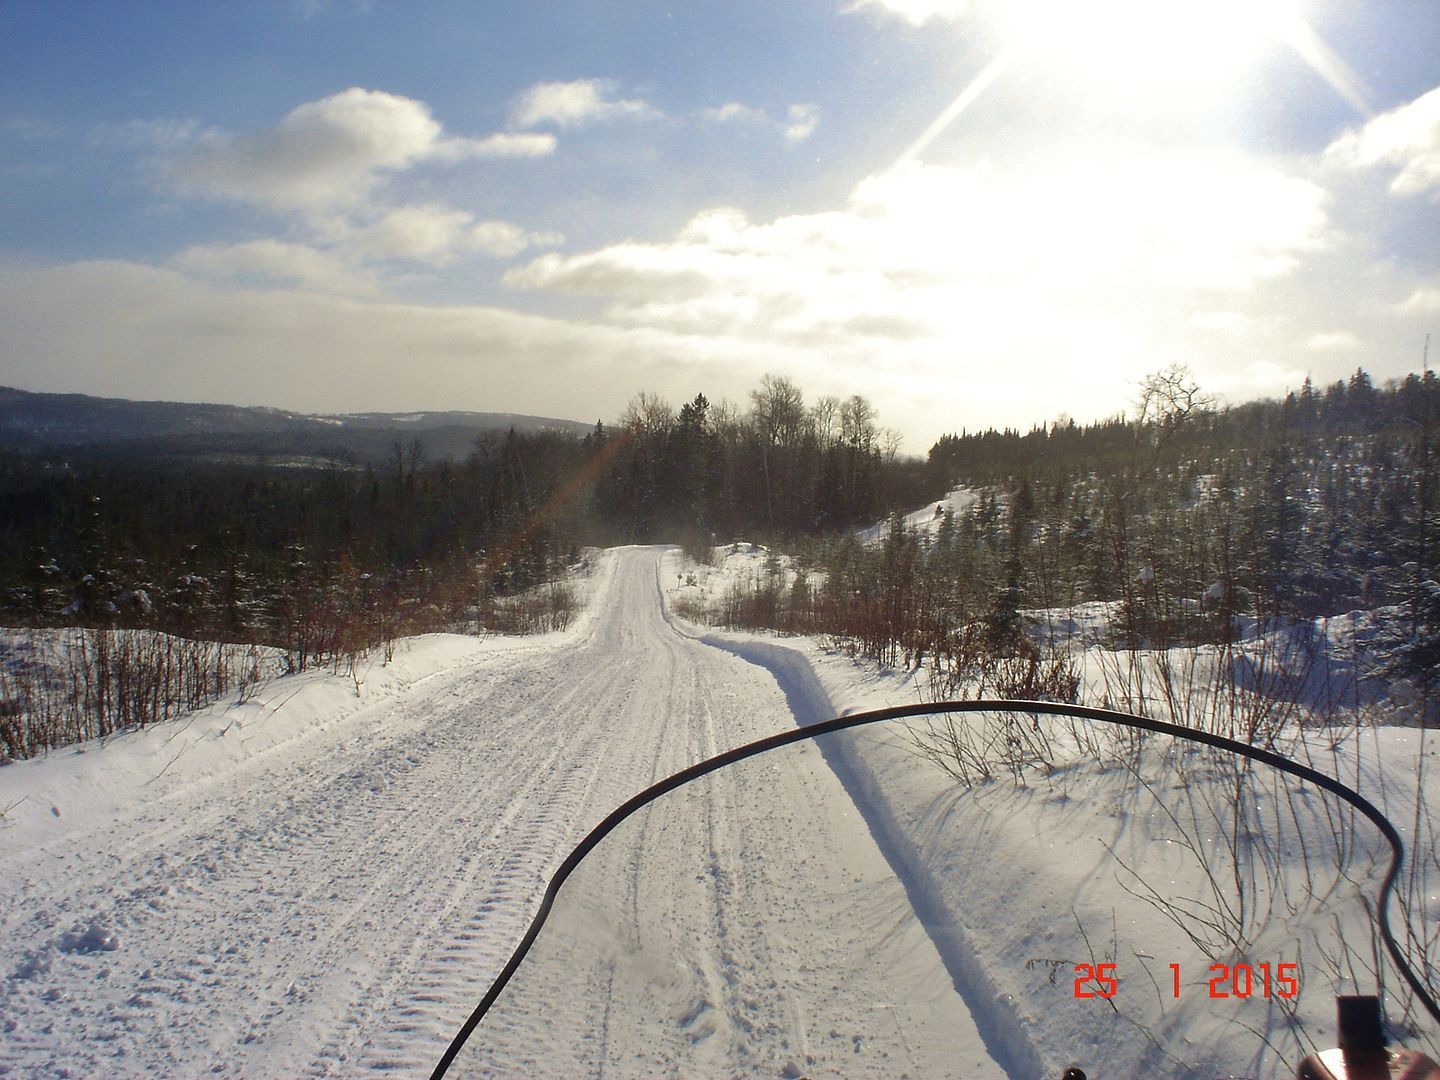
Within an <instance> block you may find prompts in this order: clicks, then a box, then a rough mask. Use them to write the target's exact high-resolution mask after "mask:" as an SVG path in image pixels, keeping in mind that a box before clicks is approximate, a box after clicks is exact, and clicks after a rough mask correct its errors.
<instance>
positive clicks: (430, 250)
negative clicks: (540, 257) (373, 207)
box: [328, 203, 563, 266]
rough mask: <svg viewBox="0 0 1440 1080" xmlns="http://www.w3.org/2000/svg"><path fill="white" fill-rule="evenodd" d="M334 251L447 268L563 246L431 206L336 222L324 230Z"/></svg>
mask: <svg viewBox="0 0 1440 1080" xmlns="http://www.w3.org/2000/svg"><path fill="white" fill-rule="evenodd" d="M328 237H329V239H330V240H331V241H332V242H333V243H334V244H335V245H336V246H337V247H339V248H341V249H343V250H346V251H350V252H354V253H355V254H356V255H358V256H360V257H362V258H367V259H409V260H412V261H415V262H423V263H428V264H430V265H432V266H446V265H449V264H451V263H453V262H455V261H456V260H457V259H459V258H461V257H462V256H464V255H468V254H475V253H479V254H486V255H495V256H502V257H503V256H511V255H518V254H519V253H520V252H522V251H524V250H525V249H526V248H530V247H548V246H551V245H554V244H558V243H560V242H561V241H562V239H563V237H561V236H560V235H559V234H558V233H554V232H528V231H526V230H525V229H523V228H521V227H520V226H519V225H516V224H514V223H513V222H509V221H494V220H485V221H478V220H476V218H475V215H474V214H471V213H468V212H467V211H464V210H457V209H455V208H454V207H449V206H443V205H440V204H435V203H425V204H417V205H408V206H398V207H394V208H393V209H388V210H385V211H383V212H381V213H380V214H379V215H377V216H375V217H374V218H373V219H371V220H369V221H367V222H364V223H360V224H357V223H355V222H352V221H349V220H346V219H339V220H336V221H332V222H331V223H330V224H329V229H328Z"/></svg>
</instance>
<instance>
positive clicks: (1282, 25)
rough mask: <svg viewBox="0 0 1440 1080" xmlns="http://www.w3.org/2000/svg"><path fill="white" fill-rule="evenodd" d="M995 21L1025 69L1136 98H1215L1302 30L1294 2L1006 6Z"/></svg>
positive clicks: (1178, 0)
mask: <svg viewBox="0 0 1440 1080" xmlns="http://www.w3.org/2000/svg"><path fill="white" fill-rule="evenodd" d="M997 15H998V17H999V18H1000V20H1001V24H1002V26H1004V28H1005V31H1006V37H1007V38H1008V40H1009V41H1010V42H1011V43H1012V44H1013V46H1014V47H1015V48H1017V49H1018V50H1020V51H1021V52H1022V53H1024V54H1027V55H1028V58H1029V59H1030V62H1031V63H1037V62H1038V63H1040V64H1042V65H1044V66H1045V67H1046V68H1047V69H1048V70H1050V71H1052V72H1054V74H1056V75H1057V76H1060V77H1062V78H1063V80H1064V81H1066V82H1068V83H1072V84H1075V83H1079V84H1080V85H1083V86H1087V87H1093V88H1095V89H1100V90H1105V89H1110V88H1113V89H1114V90H1116V91H1118V92H1121V93H1125V94H1130V95H1135V96H1137V97H1138V96H1144V97H1150V96H1155V95H1163V96H1169V95H1172V94H1178V95H1191V94H1203V93H1207V92H1219V91H1222V90H1224V89H1225V88H1227V87H1228V86H1230V85H1232V84H1233V83H1234V82H1235V81H1236V80H1237V79H1240V78H1242V77H1243V75H1244V73H1245V71H1246V69H1247V68H1248V67H1249V66H1250V65H1252V64H1254V63H1255V62H1256V61H1257V60H1258V59H1259V58H1260V57H1261V56H1262V55H1263V54H1265V53H1266V52H1268V51H1269V50H1271V49H1273V48H1274V47H1275V46H1277V45H1279V44H1282V43H1290V44H1293V43H1294V41H1295V37H1296V33H1297V28H1298V27H1303V26H1304V23H1303V21H1302V20H1301V17H1300V14H1299V11H1298V9H1297V0H1088V2H1083V3H1082V2H1077V0H1005V2H1004V3H1003V4H1001V5H1000V7H999V11H998V12H997Z"/></svg>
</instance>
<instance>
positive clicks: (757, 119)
mask: <svg viewBox="0 0 1440 1080" xmlns="http://www.w3.org/2000/svg"><path fill="white" fill-rule="evenodd" d="M700 115H701V116H703V117H704V118H705V119H706V120H708V121H710V122H711V123H715V124H745V125H747V126H750V127H764V128H770V129H771V130H773V131H777V132H779V133H780V134H782V135H784V136H785V138H786V139H787V140H788V141H790V142H801V141H803V140H805V139H808V138H809V137H810V136H811V134H813V133H814V131H815V128H816V126H817V125H818V124H819V123H820V109H819V106H816V105H807V104H795V105H791V106H790V108H789V109H787V110H786V113H785V119H784V120H772V119H771V118H770V116H769V114H768V113H766V112H765V110H764V109H757V108H756V107H755V106H753V105H746V104H745V103H744V102H740V101H728V102H726V103H725V104H724V105H718V106H715V107H714V108H709V109H705V110H703V111H702V112H701V114H700Z"/></svg>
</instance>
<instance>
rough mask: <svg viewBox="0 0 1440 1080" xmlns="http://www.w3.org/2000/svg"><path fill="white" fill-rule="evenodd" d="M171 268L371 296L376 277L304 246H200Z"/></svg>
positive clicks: (236, 279) (259, 242) (280, 243)
mask: <svg viewBox="0 0 1440 1080" xmlns="http://www.w3.org/2000/svg"><path fill="white" fill-rule="evenodd" d="M170 262H171V264H172V265H174V266H176V267H179V268H180V269H182V270H185V271H186V272H187V273H190V274H194V275H196V276H198V277H203V278H208V279H211V280H215V281H229V282H235V283H239V284H249V285H274V284H281V285H296V286H299V287H301V288H303V289H314V290H317V291H319V292H325V293H340V294H358V295H371V294H374V293H376V292H377V291H378V290H377V283H376V280H375V278H374V276H373V275H372V274H370V273H367V272H366V271H364V270H361V269H360V268H358V267H357V266H355V265H354V264H353V263H352V262H350V261H349V260H346V259H344V258H342V257H339V256H337V255H335V254H333V253H331V252H327V251H320V250H318V249H316V248H313V247H309V246H308V245H305V244H294V243H287V242H285V241H283V240H273V239H265V240H249V241H246V242H244V243H239V244H200V245H197V246H195V247H189V248H186V249H185V250H184V251H181V252H179V253H177V254H176V255H174V256H173V257H172V258H171V260H170Z"/></svg>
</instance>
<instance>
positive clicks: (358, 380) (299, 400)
mask: <svg viewBox="0 0 1440 1080" xmlns="http://www.w3.org/2000/svg"><path fill="white" fill-rule="evenodd" d="M82 312H83V313H84V317H83V318H82V317H80V313H82ZM0 323H3V324H4V326H5V328H6V333H5V341H4V348H3V349H0V383H4V384H7V385H19V386H26V387H33V388H35V389H48V390H74V391H78V392H85V393H97V394H106V395H118V396H125V397H132V398H152V399H153V398H157V397H163V398H166V399H170V400H190V401H230V402H236V403H242V404H262V405H278V406H283V407H286V408H294V409H304V410H310V411H363V410H371V409H386V410H391V411H397V410H406V409H433V408H437V407H443V408H472V409H485V410H492V411H513V412H527V413H534V414H540V415H549V416H561V417H573V418H577V419H583V420H591V421H593V420H595V419H597V418H603V419H604V420H605V421H606V422H607V423H608V422H610V421H611V420H612V419H614V418H615V417H617V416H619V415H620V413H621V412H622V411H623V409H624V407H625V403H626V402H627V401H628V400H629V399H630V398H631V397H632V396H633V395H634V393H635V390H636V388H637V387H647V388H651V389H653V390H655V391H656V392H658V393H661V394H664V395H667V396H669V397H670V398H672V399H673V400H681V399H686V398H689V397H693V396H694V394H695V393H696V390H697V388H699V387H705V388H706V389H707V390H709V391H712V392H714V394H715V395H716V396H717V397H718V396H721V395H724V394H729V395H733V396H737V397H739V396H743V395H744V393H746V392H747V390H748V389H749V388H750V387H753V386H754V385H755V383H756V382H758V380H759V378H760V375H761V374H762V373H763V372H765V371H767V370H771V371H773V370H780V369H782V368H787V369H789V370H793V368H788V367H787V365H789V364H790V363H791V362H792V361H793V360H794V359H795V358H794V357H793V356H791V355H790V354H787V353H782V352H780V351H777V350H775V349H772V348H765V347H760V348H757V347H756V346H755V345H754V344H753V343H748V342H746V343H741V342H735V341H726V340H724V339H711V338H700V337H687V336H683V335H676V334H673V333H669V332H665V331H659V330H654V329H650V328H644V327H614V326H604V325H599V324H595V323H589V322H585V321H583V320H562V319H552V318H544V317H539V316H531V315H524V314H520V313H517V312H513V311H506V310H503V309H499V308H494V307H481V306H440V305H429V306H427V305H421V304H406V303H393V302H383V301H377V300H366V299H362V298H354V297H341V296H333V295H323V294H321V293H317V292H296V291H292V290H284V289H256V288H235V287H221V286H217V285H216V284H213V283H211V282H209V281H204V280H200V279H196V278H192V277H190V276H188V275H186V274H183V273H181V272H179V271H178V270H176V269H167V268H156V267H150V266H143V265H140V264H136V263H125V262H87V263H76V264H68V265H63V266H56V267H51V268H48V269H42V270H35V269H21V268H15V267H5V266H0ZM861 392H863V390H862V391H861Z"/></svg>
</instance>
